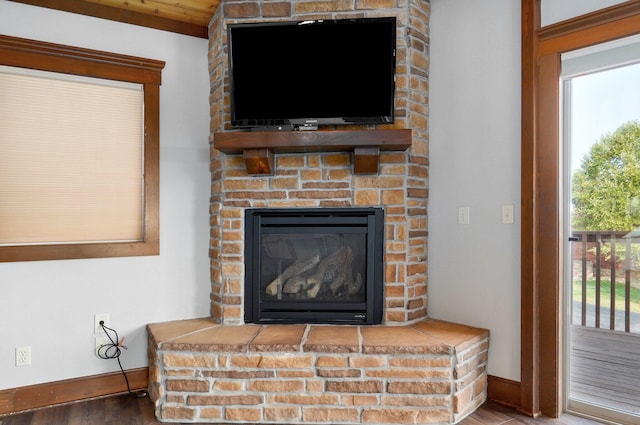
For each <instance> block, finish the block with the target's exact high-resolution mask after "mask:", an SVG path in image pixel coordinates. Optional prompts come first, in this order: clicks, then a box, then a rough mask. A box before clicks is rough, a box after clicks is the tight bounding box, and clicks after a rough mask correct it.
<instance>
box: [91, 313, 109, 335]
mask: <svg viewBox="0 0 640 425" xmlns="http://www.w3.org/2000/svg"><path fill="white" fill-rule="evenodd" d="M100 322H104V325H105V326H109V313H96V314H95V315H94V316H93V333H94V334H95V335H104V331H103V330H102V326H100Z"/></svg>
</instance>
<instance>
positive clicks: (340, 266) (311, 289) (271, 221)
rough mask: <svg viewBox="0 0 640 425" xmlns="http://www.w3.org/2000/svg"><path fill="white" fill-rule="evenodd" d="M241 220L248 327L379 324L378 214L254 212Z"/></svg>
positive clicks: (348, 210) (351, 210) (380, 220)
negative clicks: (249, 324) (242, 223)
mask: <svg viewBox="0 0 640 425" xmlns="http://www.w3.org/2000/svg"><path fill="white" fill-rule="evenodd" d="M245 219H246V223H245V226H246V228H245V230H246V232H245V237H246V241H245V242H246V243H245V247H246V248H245V264H246V270H245V273H246V277H245V321H246V322H253V323H335V324H340V323H344V324H356V323H360V324H372V323H380V321H381V318H382V276H381V275H382V235H383V232H382V228H383V214H382V210H381V209H376V208H338V209H336V208H332V209H324V208H319V209H286V210H282V209H254V210H247V211H246V215H245Z"/></svg>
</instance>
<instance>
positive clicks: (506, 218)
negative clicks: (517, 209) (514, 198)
mask: <svg viewBox="0 0 640 425" xmlns="http://www.w3.org/2000/svg"><path fill="white" fill-rule="evenodd" d="M513 221H514V218H513V205H503V206H502V224H513Z"/></svg>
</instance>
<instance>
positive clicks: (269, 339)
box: [147, 318, 489, 354]
mask: <svg viewBox="0 0 640 425" xmlns="http://www.w3.org/2000/svg"><path fill="white" fill-rule="evenodd" d="M147 332H148V333H149V337H150V341H152V342H153V344H154V345H155V346H157V347H159V346H162V348H163V349H164V350H180V351H202V352H233V353H240V352H315V353H323V352H327V353H365V354H391V353H393V354H454V353H456V352H460V351H461V350H463V349H464V348H466V347H468V346H471V345H472V344H475V343H477V342H478V341H481V340H482V339H484V338H486V337H487V336H488V335H489V331H488V330H486V329H480V328H475V327H471V326H467V325H460V324H456V323H451V322H445V321H441V320H436V319H424V320H421V321H419V322H416V323H414V324H408V325H403V326H385V325H378V326H353V325H346V326H340V325H335V326H331V325H315V324H310V325H304V324H300V325H291V324H287V325H255V324H247V325H220V324H218V323H216V322H214V321H213V320H212V319H209V318H200V319H190V320H180V321H175V322H165V323H154V324H149V325H147Z"/></svg>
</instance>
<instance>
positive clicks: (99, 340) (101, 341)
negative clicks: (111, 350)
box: [95, 336, 111, 358]
mask: <svg viewBox="0 0 640 425" xmlns="http://www.w3.org/2000/svg"><path fill="white" fill-rule="evenodd" d="M109 344H111V340H110V339H109V338H108V337H106V336H97V337H96V349H95V353H96V356H97V357H99V358H102V357H100V354H99V353H100V348H102V346H103V345H109ZM102 354H106V350H105V349H103V350H102Z"/></svg>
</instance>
